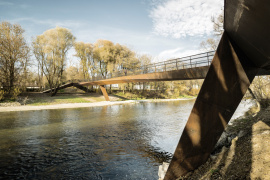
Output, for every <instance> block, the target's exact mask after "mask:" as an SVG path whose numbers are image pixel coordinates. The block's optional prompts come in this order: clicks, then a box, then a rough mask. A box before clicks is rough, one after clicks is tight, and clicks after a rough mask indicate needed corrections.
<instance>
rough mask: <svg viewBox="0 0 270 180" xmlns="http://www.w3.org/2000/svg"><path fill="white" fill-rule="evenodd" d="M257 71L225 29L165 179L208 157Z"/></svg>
mask: <svg viewBox="0 0 270 180" xmlns="http://www.w3.org/2000/svg"><path fill="white" fill-rule="evenodd" d="M257 72H258V68H255V65H254V64H253V63H252V62H251V61H250V60H249V59H248V58H247V56H246V55H245V54H244V53H243V52H242V51H241V50H240V49H239V48H238V47H237V46H236V45H235V44H234V43H233V42H232V41H231V40H230V38H229V37H228V35H227V34H226V33H224V34H223V37H222V39H221V41H220V43H219V46H218V49H217V51H216V54H215V56H214V59H213V61H212V64H211V66H210V68H209V71H208V73H207V76H206V78H205V80H204V83H203V85H202V88H201V90H200V93H199V95H198V97H197V100H196V102H195V104H194V107H193V109H192V111H191V114H190V116H189V119H188V121H187V124H186V126H185V129H184V131H183V134H182V136H181V138H180V141H179V144H178V146H177V148H176V150H175V153H174V156H173V158H172V161H171V163H170V166H169V168H168V171H167V173H166V176H165V180H172V179H177V178H179V177H180V176H182V175H185V174H186V173H187V172H189V171H192V170H194V169H196V168H197V167H198V166H200V165H201V164H202V163H204V162H205V161H206V160H207V158H208V157H209V155H210V153H211V152H212V150H213V148H214V146H215V144H216V143H217V141H218V139H219V137H220V136H221V134H222V132H223V131H224V129H225V127H226V125H227V123H228V122H229V120H230V119H231V117H232V115H233V113H234V112H235V110H236V108H237V106H238V105H239V103H240V101H241V99H242V97H243V96H244V94H245V93H246V91H247V89H248V87H249V85H250V84H251V82H252V80H253V78H254V77H255V76H256V74H257Z"/></svg>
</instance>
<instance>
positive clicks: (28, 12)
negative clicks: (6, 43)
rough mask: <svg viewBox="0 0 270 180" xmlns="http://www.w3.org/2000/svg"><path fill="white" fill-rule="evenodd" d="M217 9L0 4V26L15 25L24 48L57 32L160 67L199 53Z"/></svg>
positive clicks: (70, 0)
mask: <svg viewBox="0 0 270 180" xmlns="http://www.w3.org/2000/svg"><path fill="white" fill-rule="evenodd" d="M223 6H224V0H0V20H1V21H9V22H11V23H18V24H20V25H21V26H22V28H23V29H24V30H25V36H26V39H27V41H28V42H29V43H31V39H32V38H33V37H35V36H37V35H40V34H42V33H43V32H45V31H46V30H48V29H52V28H55V27H56V26H61V27H65V28H68V29H70V30H71V32H72V34H73V35H74V36H75V37H76V41H83V42H89V43H95V42H96V41H97V40H98V39H106V40H110V41H112V42H114V43H120V44H122V45H126V46H127V47H129V48H131V49H132V50H134V51H136V52H137V53H139V54H149V55H151V56H152V57H153V58H154V61H161V60H166V59H170V58H177V57H182V56H187V55H192V54H196V53H199V52H203V50H202V49H201V48H200V43H201V42H202V41H204V40H206V39H208V38H209V37H212V35H213V24H212V22H211V17H217V16H218V15H219V14H221V13H222V9H223ZM73 53H74V50H71V52H70V54H71V55H70V59H71V60H72V57H73V56H72V54H73Z"/></svg>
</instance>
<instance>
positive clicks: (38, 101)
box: [0, 91, 194, 106]
mask: <svg viewBox="0 0 270 180" xmlns="http://www.w3.org/2000/svg"><path fill="white" fill-rule="evenodd" d="M109 97H110V100H111V101H124V100H144V99H183V98H184V99H188V98H194V96H188V95H183V96H173V95H164V94H162V93H160V92H155V91H144V92H142V91H141V92H140V91H134V92H129V91H126V92H123V91H115V92H112V93H111V94H109ZM101 101H105V99H104V96H103V95H102V94H101V93H82V92H76V93H57V94H56V95H55V96H50V94H46V93H23V94H20V95H19V96H18V97H17V98H16V100H12V101H11V100H5V101H2V102H0V106H20V105H30V106H43V105H56V104H69V103H94V102H101Z"/></svg>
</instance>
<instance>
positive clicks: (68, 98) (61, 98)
mask: <svg viewBox="0 0 270 180" xmlns="http://www.w3.org/2000/svg"><path fill="white" fill-rule="evenodd" d="M109 98H110V100H111V101H105V99H104V97H103V95H99V94H96V93H89V94H57V95H56V96H54V97H51V96H49V95H47V94H41V93H32V94H28V96H26V95H24V96H20V97H19V99H18V101H16V102H4V103H0V112H9V111H31V110H44V109H67V108H83V107H97V106H110V105H117V104H130V103H140V102H165V101H179V100H189V99H194V98H195V97H193V98H190V97H189V98H179V99H143V100H129V99H126V98H123V97H121V96H114V95H110V96H109Z"/></svg>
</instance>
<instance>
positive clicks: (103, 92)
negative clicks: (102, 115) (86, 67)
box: [100, 85, 110, 101]
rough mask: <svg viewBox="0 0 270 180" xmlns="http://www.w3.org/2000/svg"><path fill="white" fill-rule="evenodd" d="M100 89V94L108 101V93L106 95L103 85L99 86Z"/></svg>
mask: <svg viewBox="0 0 270 180" xmlns="http://www.w3.org/2000/svg"><path fill="white" fill-rule="evenodd" d="M100 89H101V92H102V94H103V96H104V98H105V100H106V101H110V99H109V96H108V93H107V91H106V88H105V87H104V85H100Z"/></svg>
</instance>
